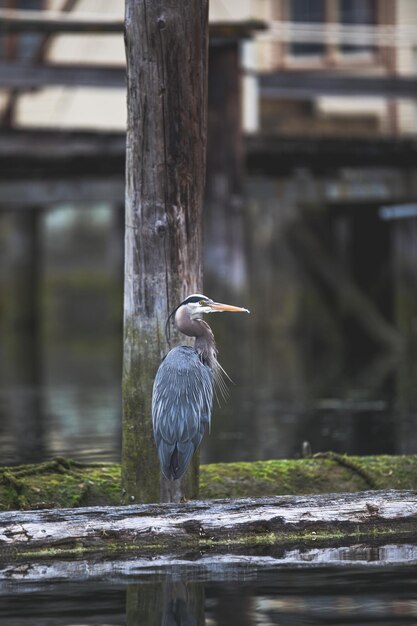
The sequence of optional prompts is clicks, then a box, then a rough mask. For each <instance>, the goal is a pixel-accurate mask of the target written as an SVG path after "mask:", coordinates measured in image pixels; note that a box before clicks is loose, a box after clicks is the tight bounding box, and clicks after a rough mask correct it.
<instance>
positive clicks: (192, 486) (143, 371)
mask: <svg viewBox="0 0 417 626" xmlns="http://www.w3.org/2000/svg"><path fill="white" fill-rule="evenodd" d="M125 44H126V57H127V104H128V129H127V153H126V224H125V296H124V362H123V446H122V483H123V494H124V501H125V502H126V503H132V502H152V501H157V500H159V499H160V498H161V499H163V500H174V499H178V498H180V497H181V496H186V497H188V498H191V497H196V495H197V493H198V459H196V460H194V462H193V463H192V466H191V467H190V470H189V471H188V472H187V474H186V476H184V478H183V479H182V480H181V483H180V484H178V485H177V484H176V483H177V481H175V484H174V483H173V484H170V483H169V482H168V481H165V480H161V482H160V472H159V463H158V459H157V455H156V451H155V446H154V442H153V437H152V422H151V396H152V384H153V379H154V376H155V373H156V370H157V367H158V365H159V363H160V360H161V358H162V357H163V356H164V355H165V353H166V352H167V349H168V346H167V343H166V341H165V335H164V331H165V321H166V319H167V317H168V315H169V313H170V311H172V309H173V308H174V307H175V306H176V305H177V304H178V303H179V302H180V301H181V300H182V299H183V298H184V297H186V295H187V294H189V293H193V292H196V291H199V290H200V289H201V283H202V264H201V246H202V243H201V242H202V205H203V188H204V178H205V149H206V109H207V105H206V93H207V46H208V3H207V1H206V0H201V1H199V2H196V1H195V0H181V2H173V1H172V0H171V1H168V0H144V1H143V2H140V3H138V2H136V0H126V17H125ZM172 339H173V343H177V342H178V340H179V338H178V337H176V336H175V333H174V334H173V337H172ZM178 482H179V481H178Z"/></svg>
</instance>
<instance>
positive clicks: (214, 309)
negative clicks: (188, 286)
mask: <svg viewBox="0 0 417 626" xmlns="http://www.w3.org/2000/svg"><path fill="white" fill-rule="evenodd" d="M183 307H184V308H185V309H186V310H187V312H188V313H189V315H190V318H191V319H193V320H196V319H201V318H202V316H203V314H204V313H222V312H223V311H229V313H249V311H248V309H243V308H242V307H239V306H233V305H231V304H222V303H221V302H214V300H212V299H211V298H208V297H207V296H204V295H203V294H201V293H193V294H191V296H188V297H187V298H185V300H183V301H182V302H181V304H180V305H179V307H178V309H177V312H179V311H180V309H182V308H183Z"/></svg>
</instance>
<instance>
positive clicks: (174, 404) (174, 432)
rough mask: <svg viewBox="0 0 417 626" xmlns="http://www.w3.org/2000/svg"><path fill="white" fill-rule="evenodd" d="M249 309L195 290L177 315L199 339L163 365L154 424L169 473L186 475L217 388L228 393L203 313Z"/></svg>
mask: <svg viewBox="0 0 417 626" xmlns="http://www.w3.org/2000/svg"><path fill="white" fill-rule="evenodd" d="M219 311H230V312H246V313H249V311H248V310H247V309H242V308H240V307H237V306H231V305H229V304H221V303H220V302H213V300H211V299H210V298H207V296H204V295H201V294H192V295H191V296H188V298H186V299H185V300H184V301H183V302H181V304H179V305H178V306H177V308H176V309H174V311H173V312H172V313H171V315H170V316H169V317H168V320H167V328H168V325H169V322H170V320H171V318H172V317H174V321H175V325H176V327H177V328H178V330H179V331H181V332H182V333H184V335H187V336H188V337H195V343H194V347H193V348H191V347H189V346H178V347H176V348H173V349H172V350H170V352H168V354H167V355H166V357H165V358H164V359H163V361H162V363H161V365H160V366H159V369H158V372H157V374H156V377H155V382H154V385H153V394H152V423H153V432H154V437H155V443H156V447H157V450H158V456H159V461H160V463H161V469H162V473H163V474H164V476H165V477H166V478H168V479H170V480H176V479H178V478H181V476H182V475H183V474H184V472H185V470H186V469H187V467H188V465H189V463H190V461H191V458H192V456H193V454H194V452H195V451H196V449H197V448H198V446H199V445H200V443H201V440H202V438H203V435H204V431H205V429H206V425H207V424H209V425H210V419H211V408H212V403H213V388H215V387H218V388H219V390H220V392H221V393H224V391H225V387H226V382H225V376H227V374H226V373H225V371H224V370H223V368H222V366H221V365H220V363H219V362H218V360H217V349H216V343H215V340H214V335H213V332H212V330H211V328H210V326H209V325H208V324H207V323H206V322H205V321H204V320H203V319H202V315H203V313H216V312H219Z"/></svg>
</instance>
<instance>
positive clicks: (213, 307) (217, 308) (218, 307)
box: [207, 302, 250, 313]
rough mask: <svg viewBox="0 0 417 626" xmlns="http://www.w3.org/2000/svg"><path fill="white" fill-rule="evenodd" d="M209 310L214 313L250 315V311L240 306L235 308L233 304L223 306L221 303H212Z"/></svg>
mask: <svg viewBox="0 0 417 626" xmlns="http://www.w3.org/2000/svg"><path fill="white" fill-rule="evenodd" d="M207 306H208V308H209V309H211V311H212V312H213V313H215V312H216V311H229V312H230V313H250V311H248V309H242V308H241V307H240V306H233V305H231V304H222V303H221V302H210V303H209V304H208V305H207Z"/></svg>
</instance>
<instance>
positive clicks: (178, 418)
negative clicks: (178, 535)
mask: <svg viewBox="0 0 417 626" xmlns="http://www.w3.org/2000/svg"><path fill="white" fill-rule="evenodd" d="M212 401H213V382H212V373H211V370H210V368H209V367H207V366H206V365H204V364H203V363H202V362H201V361H200V359H199V358H198V355H197V353H196V352H195V351H194V350H193V349H192V348H189V347H186V346H181V347H178V348H174V349H173V350H171V351H170V352H169V353H168V355H167V356H166V358H165V359H164V360H163V361H162V363H161V365H160V366H159V369H158V372H157V374H156V377H155V382H154V387H153V396H152V421H153V430H154V437H155V443H156V446H157V449H158V454H159V459H160V462H161V467H162V471H163V473H164V475H165V476H166V477H167V478H171V479H173V478H180V477H181V476H182V474H183V473H184V472H185V470H186V469H187V466H188V464H189V463H190V461H191V458H192V456H193V454H194V452H195V450H196V449H197V448H198V446H199V445H200V443H201V440H202V438H203V435H204V431H205V425H206V424H207V423H210V418H211V407H212Z"/></svg>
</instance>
